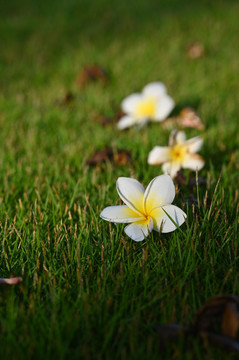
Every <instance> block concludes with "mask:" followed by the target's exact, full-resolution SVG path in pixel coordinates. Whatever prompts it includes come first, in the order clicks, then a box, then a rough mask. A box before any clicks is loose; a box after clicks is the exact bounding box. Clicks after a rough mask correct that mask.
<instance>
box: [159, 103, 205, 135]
mask: <svg viewBox="0 0 239 360" xmlns="http://www.w3.org/2000/svg"><path fill="white" fill-rule="evenodd" d="M162 126H163V127H164V128H165V129H173V128H175V127H179V128H181V129H182V128H187V127H189V128H194V129H198V130H203V129H204V124H203V123H202V121H201V119H200V117H199V116H198V115H197V113H196V112H195V110H194V109H192V108H190V107H185V108H184V109H182V110H181V111H180V113H179V115H178V116H175V117H170V118H168V119H166V120H164V121H163V122H162Z"/></svg>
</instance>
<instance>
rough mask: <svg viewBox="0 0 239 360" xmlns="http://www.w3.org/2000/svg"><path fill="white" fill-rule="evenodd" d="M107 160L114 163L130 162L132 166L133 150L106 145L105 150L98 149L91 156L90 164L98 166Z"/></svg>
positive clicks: (124, 163) (123, 163)
mask: <svg viewBox="0 0 239 360" xmlns="http://www.w3.org/2000/svg"><path fill="white" fill-rule="evenodd" d="M107 161H110V162H112V163H113V164H114V165H126V164H130V165H131V166H132V157H131V152H130V151H128V150H118V149H113V148H112V147H107V146H106V147H105V149H104V150H98V151H96V152H95V153H94V154H93V155H92V156H91V158H90V159H89V160H88V165H90V166H96V165H98V164H102V163H104V162H107Z"/></svg>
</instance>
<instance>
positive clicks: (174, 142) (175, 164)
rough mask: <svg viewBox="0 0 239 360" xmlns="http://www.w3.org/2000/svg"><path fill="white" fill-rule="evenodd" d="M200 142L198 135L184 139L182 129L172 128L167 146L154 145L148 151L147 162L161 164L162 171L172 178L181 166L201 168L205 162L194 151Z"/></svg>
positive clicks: (199, 147) (200, 144)
mask: <svg viewBox="0 0 239 360" xmlns="http://www.w3.org/2000/svg"><path fill="white" fill-rule="evenodd" d="M202 144H203V139H202V138H201V137H200V136H196V137H193V138H192V139H189V140H186V136H185V133H184V132H183V131H175V130H174V131H172V133H171V135H170V138H169V146H155V147H154V148H153V150H151V151H150V153H149V156H148V163H149V164H151V165H160V164H163V166H162V169H163V172H164V173H165V174H169V175H170V176H171V177H172V178H173V177H174V176H176V174H177V172H178V171H179V170H180V169H181V168H183V169H191V170H194V171H196V170H201V169H202V167H203V166H204V163H205V162H204V159H203V158H202V156H200V155H198V154H195V153H196V152H198V151H199V150H200V149H201V147H202Z"/></svg>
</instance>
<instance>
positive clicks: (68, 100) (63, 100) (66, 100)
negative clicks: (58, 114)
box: [56, 91, 75, 105]
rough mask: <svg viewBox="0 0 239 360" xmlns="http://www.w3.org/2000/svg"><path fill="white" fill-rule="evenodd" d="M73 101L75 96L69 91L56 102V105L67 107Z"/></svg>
mask: <svg viewBox="0 0 239 360" xmlns="http://www.w3.org/2000/svg"><path fill="white" fill-rule="evenodd" d="M74 99H75V95H74V94H73V93H72V92H71V91H68V92H67V93H66V94H65V95H64V96H63V97H62V98H61V99H57V100H56V104H57V105H69V104H71V103H72V102H73V100H74Z"/></svg>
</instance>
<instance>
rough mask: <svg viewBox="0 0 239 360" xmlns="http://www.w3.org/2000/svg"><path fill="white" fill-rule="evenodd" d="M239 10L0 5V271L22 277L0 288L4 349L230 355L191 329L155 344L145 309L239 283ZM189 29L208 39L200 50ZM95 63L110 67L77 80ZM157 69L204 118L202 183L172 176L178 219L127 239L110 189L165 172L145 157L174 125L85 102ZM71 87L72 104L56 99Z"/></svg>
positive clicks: (193, 301)
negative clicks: (122, 119) (106, 215)
mask: <svg viewBox="0 0 239 360" xmlns="http://www.w3.org/2000/svg"><path fill="white" fill-rule="evenodd" d="M238 11H239V4H238V3H237V2H236V1H228V2H224V3H223V2H220V1H218V2H214V1H201V2H197V3H196V2H195V3H194V2H191V1H188V0H183V1H176V0H174V1H170V2H169V1H166V0H165V1H160V2H157V1H154V0H150V1H149V0H140V1H137V2H129V1H126V0H123V1H119V2H114V3H112V2H110V1H108V0H98V1H97V0H95V1H93V0H92V1H91V2H89V1H86V0H81V1H76V0H68V1H63V0H60V1H59V0H58V1H55V0H54V1H51V2H46V1H42V2H40V1H35V2H32V1H27V0H25V1H21V2H19V1H14V0H13V1H11V2H2V3H1V4H0V13H1V20H0V34H1V54H0V74H1V76H0V78H1V81H0V90H1V91H0V154H1V156H0V180H1V181H0V184H1V185H0V202H1V204H0V239H1V242H0V249H1V258H0V268H1V274H0V276H1V277H8V276H14V275H16V276H22V277H23V282H22V284H21V285H20V286H15V287H10V286H2V287H1V288H0V319H1V320H0V354H1V358H4V359H31V358H34V359H43V358H44V359H46V360H47V359H54V358H57V359H72V360H73V359H94V358H95V359H124V358H127V359H144V358H147V359H159V358H162V359H171V358H172V354H174V356H175V357H174V358H175V359H205V358H207V359H225V353H223V352H222V351H220V350H219V349H216V348H214V347H212V346H209V347H203V346H202V345H200V344H198V343H197V342H195V343H193V344H192V345H191V346H192V347H191V349H192V351H191V352H190V346H186V345H185V344H181V345H180V344H176V345H174V346H172V345H171V346H169V347H168V349H167V351H166V354H163V353H162V351H161V345H162V340H161V339H159V336H158V334H157V332H156V331H155V324H165V323H171V322H172V323H181V324H184V325H188V324H190V322H191V321H192V318H193V314H194V312H195V311H196V310H197V309H198V308H199V307H200V306H201V305H202V304H203V303H204V302H205V301H206V300H207V299H208V298H209V297H211V296H214V295H216V294H220V293H225V294H226V293H234V294H237V295H238V293H239V283H238V281H239V278H238V265H239V255H238V179H239V166H238V159H239V152H238V145H239V144H238V143H239V141H238V131H239V126H238V93H239V75H238V58H239V51H238V31H239V23H238ZM194 41H200V42H202V43H203V44H204V46H205V49H206V52H205V56H204V57H202V58H200V59H196V60H192V59H189V58H188V57H187V54H186V49H187V46H188V45H189V44H190V43H192V42H194ZM92 63H97V64H100V65H101V66H102V67H103V68H105V69H106V70H107V71H108V73H109V82H108V84H106V85H104V84H102V83H95V84H89V85H88V86H87V87H86V88H85V89H83V90H79V89H78V88H77V85H76V77H77V75H78V74H79V73H80V72H81V70H82V68H83V67H84V66H85V65H86V64H92ZM156 80H161V81H163V82H164V83H165V84H166V85H167V87H168V91H169V94H170V95H171V96H172V97H173V98H174V99H175V101H176V103H177V109H178V110H179V109H180V108H182V107H183V106H185V105H188V106H193V107H194V108H195V109H196V110H197V111H198V113H199V114H200V116H201V117H202V119H203V122H204V123H205V130H204V131H203V132H202V136H203V138H204V146H203V148H202V151H201V154H202V156H204V158H205V160H206V165H205V168H204V169H203V170H202V171H201V172H200V174H199V175H200V176H203V177H204V178H206V179H207V185H203V186H200V187H199V189H198V194H197V189H196V187H195V188H193V189H189V188H188V187H187V186H182V187H180V188H178V192H177V196H176V198H175V202H174V203H175V204H176V205H178V206H179V207H181V208H184V211H186V213H187V215H188V218H187V224H184V225H183V226H182V227H181V230H182V231H176V232H174V233H171V234H166V235H163V234H162V235H159V234H158V233H152V234H150V236H149V237H148V238H147V239H146V240H145V241H143V242H141V243H135V242H133V241H131V240H130V239H129V238H128V237H127V236H126V235H125V234H124V231H123V229H124V226H123V225H118V226H116V225H114V224H109V223H107V222H104V221H103V220H101V219H100V218H99V213H100V211H101V210H102V209H103V208H104V207H106V206H108V205H115V204H119V198H118V195H117V192H116V188H115V182H116V180H117V178H118V177H119V176H131V177H134V178H136V179H138V180H139V181H140V182H142V183H143V184H144V185H147V184H148V183H149V181H150V180H151V179H152V178H153V177H155V176H157V175H159V174H160V173H161V168H160V167H152V166H149V165H148V164H147V156H148V153H149V151H150V150H151V149H152V147H153V146H155V145H167V143H168V136H169V131H168V130H164V129H162V128H161V126H160V125H157V124H151V125H149V126H148V127H146V128H144V129H141V130H140V131H136V130H135V129H130V130H129V131H124V132H119V131H117V129H116V127H115V126H113V125H112V126H108V127H105V128H103V127H102V126H101V125H100V124H97V123H95V122H94V121H93V117H94V115H97V114H103V115H108V116H111V115H112V114H113V113H114V111H115V109H118V108H119V105H120V102H121V100H122V99H123V98H124V97H126V96H127V95H129V94H130V93H132V92H133V91H140V90H141V89H142V87H143V86H144V85H145V84H147V83H148V82H151V81H156ZM67 91H72V92H73V93H74V94H75V95H76V98H75V100H74V101H73V103H72V104H71V105H65V106H58V105H56V100H57V99H59V98H62V97H63V96H64V95H65V93H66V92H67ZM177 109H176V110H177ZM175 112H176V111H175ZM186 133H187V137H188V138H190V137H191V136H195V135H198V133H199V132H198V131H196V130H192V129H187V130H186ZM104 145H110V146H117V147H119V148H126V149H128V150H130V151H131V152H132V157H133V162H134V166H135V168H134V169H132V168H131V167H130V166H129V165H125V166H118V167H116V166H114V165H112V164H110V163H108V164H106V165H104V166H103V167H102V168H99V167H96V168H89V167H88V165H87V164H86V162H87V159H88V158H89V157H90V156H91V155H92V154H93V152H94V151H95V150H97V149H101V148H103V147H104ZM185 174H186V175H187V176H188V175H189V172H187V171H186V172H185ZM191 176H194V174H193V173H191ZM217 184H218V185H217ZM190 194H193V196H194V197H196V198H197V197H198V198H199V206H192V205H191V204H190V202H187V199H188V198H189V197H190ZM207 197H208V198H209V199H211V203H210V204H209V206H208V205H207V203H206V199H207ZM226 356H227V359H230V358H232V357H230V356H229V355H228V354H226Z"/></svg>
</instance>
